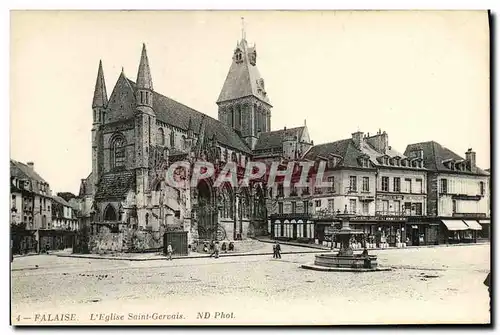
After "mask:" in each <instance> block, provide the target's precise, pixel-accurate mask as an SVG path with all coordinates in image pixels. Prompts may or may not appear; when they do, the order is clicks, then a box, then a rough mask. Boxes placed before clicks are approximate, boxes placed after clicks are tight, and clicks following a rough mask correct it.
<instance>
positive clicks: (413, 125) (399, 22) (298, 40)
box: [10, 11, 490, 194]
mask: <svg viewBox="0 0 500 335" xmlns="http://www.w3.org/2000/svg"><path fill="white" fill-rule="evenodd" d="M241 17H244V18H245V31H246V37H247V40H248V41H249V43H250V44H253V43H255V44H256V47H257V66H258V68H259V71H260V73H261V75H262V76H263V78H264V80H265V85H266V91H267V92H268V94H269V98H270V100H271V104H272V105H273V109H272V119H271V127H272V129H273V130H276V129H281V128H283V127H285V126H286V127H294V126H300V125H303V124H304V122H307V127H308V129H309V134H310V136H311V139H312V140H313V141H314V143H315V144H319V143H325V142H331V141H336V140H340V139H344V138H349V137H351V134H352V133H353V132H355V131H357V130H360V131H363V132H365V133H370V134H374V133H376V132H377V131H378V130H379V129H381V130H382V131H386V132H387V133H388V135H389V145H390V146H392V147H393V148H394V149H396V150H398V151H400V152H404V150H405V148H406V146H407V145H408V144H410V143H417V142H423V141H429V140H434V141H436V142H438V143H440V144H442V145H443V146H445V147H447V148H449V149H451V150H453V151H454V152H456V153H457V154H459V155H461V156H464V153H465V151H467V149H468V148H472V149H473V150H475V151H476V153H477V164H478V166H480V167H481V168H489V167H490V117H489V113H490V109H489V96H490V91H489V75H490V74H489V71H490V69H489V27H488V17H487V13H486V12H481V11H477V12H460V11H453V12H451V11H449V12H445V11H442V12H417V11H415V12H412V11H408V12H381V11H365V12H361V11H360V12H349V11H337V12H333V11H323V12H321V11H316V12H314V11H309V12H305V11H295V12H272V11H253V12H238V11H221V12H218V11H211V12H203V11H198V12H195V11H193V12H173V11H172V12H162V11H154V12H141V11H128V12H120V11H115V12H107V11H94V12H90V11H44V12H42V11H40V12H36V11H31V12H30V11H24V12H20V11H18V12H12V13H11V53H10V66H11V68H10V87H11V90H10V139H11V143H10V156H11V158H12V159H15V160H18V161H21V162H24V163H26V162H28V161H33V162H34V163H35V170H36V171H37V172H38V173H39V174H40V175H41V176H42V177H43V178H44V179H45V180H46V181H48V182H49V183H50V186H51V189H52V192H53V193H54V194H55V193H56V192H73V193H78V190H79V186H80V180H81V179H82V178H86V177H87V176H88V175H89V173H90V172H91V169H92V161H91V127H92V108H91V104H92V95H93V92H94V85H95V80H96V75H97V68H98V64H99V60H102V62H103V69H104V76H105V80H106V87H107V91H108V97H109V96H110V95H111V92H112V90H113V87H114V85H115V83H116V81H117V79H118V76H119V74H120V72H121V69H122V67H123V68H124V71H125V74H126V75H127V77H129V78H130V79H132V80H135V78H136V76H137V68H138V65H139V58H140V53H141V47H142V43H146V46H147V50H148V58H149V63H150V67H151V72H152V77H153V85H154V88H155V90H156V91H157V92H159V93H161V94H163V95H166V96H168V97H171V98H173V99H175V100H177V101H179V102H181V103H183V104H185V105H188V106H190V107H192V108H194V109H196V110H198V111H200V112H203V113H205V114H207V115H209V116H212V117H214V118H217V105H216V104H215V101H216V100H217V98H218V95H219V93H220V90H221V88H222V85H223V83H224V80H225V78H226V75H227V72H228V70H229V66H230V65H231V57H232V54H233V51H234V48H235V46H236V42H237V41H238V40H239V39H240V38H241V34H242V32H241V31H242V20H241Z"/></svg>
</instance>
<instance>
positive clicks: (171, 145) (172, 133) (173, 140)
mask: <svg viewBox="0 0 500 335" xmlns="http://www.w3.org/2000/svg"><path fill="white" fill-rule="evenodd" d="M170 147H171V148H173V147H175V133H174V131H173V130H172V131H171V132H170Z"/></svg>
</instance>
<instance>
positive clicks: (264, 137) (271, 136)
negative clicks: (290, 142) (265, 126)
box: [254, 126, 305, 151]
mask: <svg viewBox="0 0 500 335" xmlns="http://www.w3.org/2000/svg"><path fill="white" fill-rule="evenodd" d="M304 129H305V127H304V126H301V127H295V128H289V129H280V130H274V131H268V132H265V133H261V134H260V136H259V139H258V141H257V144H256V145H255V149H254V150H255V151H259V150H265V149H271V148H281V147H282V146H283V139H284V138H285V137H286V136H298V138H300V137H301V136H302V132H303V131H304Z"/></svg>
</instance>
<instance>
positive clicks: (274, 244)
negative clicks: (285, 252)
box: [273, 242, 277, 258]
mask: <svg viewBox="0 0 500 335" xmlns="http://www.w3.org/2000/svg"><path fill="white" fill-rule="evenodd" d="M273 258H277V257H276V242H274V243H273Z"/></svg>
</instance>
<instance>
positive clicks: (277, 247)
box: [276, 242, 281, 259]
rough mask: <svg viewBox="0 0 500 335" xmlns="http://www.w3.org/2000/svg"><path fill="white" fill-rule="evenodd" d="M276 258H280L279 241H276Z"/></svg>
mask: <svg viewBox="0 0 500 335" xmlns="http://www.w3.org/2000/svg"><path fill="white" fill-rule="evenodd" d="M276 258H280V259H281V246H280V243H279V242H276Z"/></svg>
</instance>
